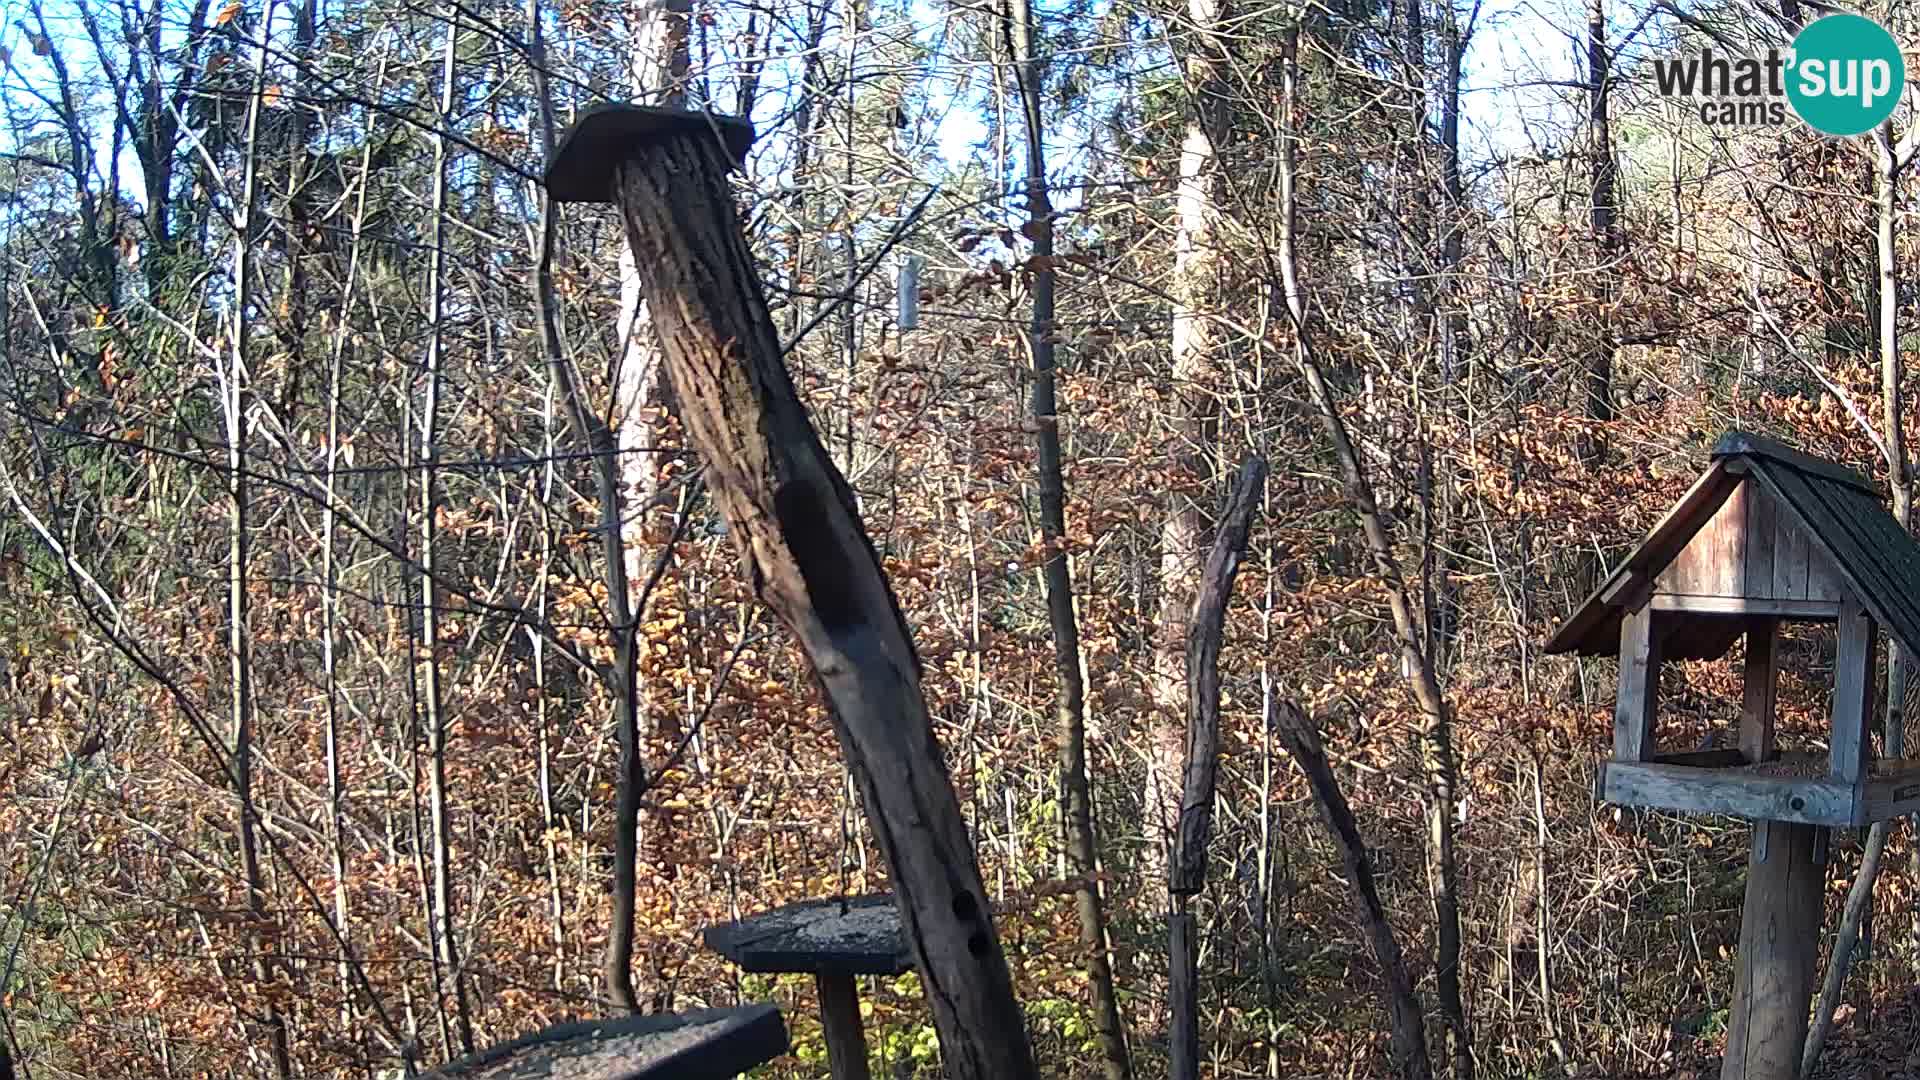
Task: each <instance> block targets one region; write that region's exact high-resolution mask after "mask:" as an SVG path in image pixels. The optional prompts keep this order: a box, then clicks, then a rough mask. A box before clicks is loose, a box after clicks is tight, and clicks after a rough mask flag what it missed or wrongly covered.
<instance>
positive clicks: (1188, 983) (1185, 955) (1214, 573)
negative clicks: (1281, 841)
mask: <svg viewBox="0 0 1920 1080" xmlns="http://www.w3.org/2000/svg"><path fill="white" fill-rule="evenodd" d="M1266 475H1267V463H1266V462H1265V461H1264V460H1262V459H1261V458H1258V457H1254V458H1249V459H1247V462H1246V464H1244V465H1242V466H1241V467H1240V476H1239V478H1238V479H1237V480H1236V481H1235V482H1234V485H1233V496H1232V497H1231V498H1230V499H1228V500H1227V509H1226V513H1225V514H1223V515H1222V516H1221V519H1220V537H1219V539H1218V540H1216V541H1215V542H1214V545H1213V551H1212V553H1211V554H1210V555H1208V556H1207V567H1206V570H1205V571H1204V572H1203V573H1202V574H1201V576H1200V595H1199V596H1198V597H1197V598H1196V599H1195V600H1194V604H1193V613H1192V615H1191V617H1190V618H1189V619H1188V620H1187V659H1186V668H1187V732H1186V735H1187V738H1186V743H1187V746H1186V764H1185V767H1184V769H1183V773H1184V781H1183V790H1182V793H1181V799H1180V824H1179V828H1178V829H1177V831H1176V833H1175V839H1174V845H1173V855H1172V858H1171V860H1170V876H1169V879H1168V884H1167V891H1168V893H1169V895H1170V896H1171V898H1172V906H1171V908H1170V909H1169V911H1168V913H1167V1007H1168V1009H1169V1011H1170V1012H1171V1013H1172V1017H1171V1028H1172V1032H1173V1037H1172V1039H1171V1040H1170V1046H1171V1056H1172V1062H1171V1068H1172V1072H1173V1076H1174V1080H1198V1077H1199V1075H1200V1017H1199V1015H1198V1009H1199V997H1200V993H1199V989H1200V988H1199V972H1198V971H1197V967H1198V964H1197V962H1196V951H1197V946H1196V944H1195V940H1194V933H1195V931H1194V925H1193V916H1192V915H1191V914H1190V913H1188V912H1187V910H1186V901H1187V897H1189V896H1192V895H1193V894H1195V893H1198V892H1199V891H1200V890H1201V888H1203V887H1204V886H1205V885H1206V879H1207V841H1208V840H1209V839H1210V838H1211V836H1212V832H1213V800H1214V773H1215V770H1216V768H1217V767H1218V765H1219V757H1220V639H1221V637H1222V635H1223V634H1224V631H1225V628H1226V618H1227V601H1228V599H1229V598H1231V597H1232V595H1233V579H1234V575H1235V574H1236V573H1237V572H1238V571H1239V569H1240V559H1241V557H1242V556H1243V555H1245V554H1246V550H1247V536H1248V534H1249V533H1250V532H1252V530H1253V515H1254V513H1255V511H1257V510H1258V509H1259V505H1260V489H1261V487H1262V486H1263V485H1264V484H1265V482H1266Z"/></svg>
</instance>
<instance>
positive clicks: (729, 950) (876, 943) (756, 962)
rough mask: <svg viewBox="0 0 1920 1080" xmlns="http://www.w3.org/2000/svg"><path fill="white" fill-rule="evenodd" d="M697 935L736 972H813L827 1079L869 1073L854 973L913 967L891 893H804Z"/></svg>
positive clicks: (854, 1079) (851, 1079) (856, 1078)
mask: <svg viewBox="0 0 1920 1080" xmlns="http://www.w3.org/2000/svg"><path fill="white" fill-rule="evenodd" d="M702 937H703V938H704V939H705V940H706V943H707V947H708V948H710V949H712V950H713V951H715V952H717V953H719V954H720V955H722V956H724V957H726V958H727V959H729V960H731V961H733V962H734V963H736V964H738V965H740V969H741V970H742V971H751V972H760V973H767V974H808V975H812V976H813V977H814V982H815V985H816V986H817V988H818V989H819V991H820V1022H821V1025H822V1027H823V1028H824V1029H825V1031H826V1038H827V1060H828V1064H829V1065H830V1066H831V1067H832V1070H833V1080H867V1078H868V1077H869V1076H870V1075H871V1074H870V1072H869V1071H868V1065H867V1038H866V1032H865V1030H864V1029H863V1027H862V1025H861V1021H860V993H859V990H858V988H857V987H856V986H855V984H854V976H856V975H900V974H903V973H905V972H907V971H911V970H912V969H913V957H912V954H911V953H910V952H909V951H908V948H907V942H906V937H905V935H903V934H902V933H901V931H900V909H899V907H898V905H897V904H896V903H895V902H894V899H893V897H892V896H891V895H888V894H885V893H881V894H877V895H872V896H861V897H850V898H848V899H845V900H841V899H826V900H803V901H801V902H799V903H796V904H788V905H787V906H785V907H780V908H775V909H773V910H772V911H766V912H762V913H761V914H758V915H752V916H748V917H747V918H744V919H741V920H740V921H738V922H730V923H722V924H720V925H718V926H710V927H708V928H707V929H706V931H705V932H704V933H703V934H702Z"/></svg>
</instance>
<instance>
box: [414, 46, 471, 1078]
mask: <svg viewBox="0 0 1920 1080" xmlns="http://www.w3.org/2000/svg"><path fill="white" fill-rule="evenodd" d="M459 45H460V13H459V10H458V9H457V8H451V9H449V10H448V12H447V42H446V47H445V51H444V52H443V53H442V56H441V70H440V118H439V122H440V130H441V131H442V132H444V130H445V128H446V126H447V125H449V124H451V123H452V122H453V94H454V78H455V73H456V71H457V67H456V61H457V57H458V49H459ZM433 169H434V174H433V250H432V254H431V262H430V265H429V269H428V273H427V276H428V290H429V296H428V300H427V305H428V306H427V322H428V327H429V334H430V337H429V339H428V344H427V360H426V372H425V374H426V386H425V388H424V396H425V400H424V401H423V402H422V403H421V408H420V567H421V569H420V636H421V638H422V639H423V640H424V641H425V643H426V664H425V667H424V669H423V670H422V672H421V676H422V678H421V688H422V694H423V697H424V705H425V708H426V721H427V755H428V764H429V773H428V778H427V813H428V816H429V818H430V819H431V822H432V829H433V925H432V933H431V937H432V940H433V957H434V965H435V967H436V969H437V970H438V972H439V973H440V974H441V976H442V977H444V978H445V979H446V981H447V985H446V988H445V990H446V992H450V993H451V994H452V996H453V1008H454V1019H455V1022H456V1025H457V1030H458V1031H459V1033H460V1048H461V1052H462V1053H465V1054H471V1053H473V1018H472V1017H471V1016H470V1015H469V1014H468V1010H467V990H466V976H465V973H464V972H463V971H462V970H461V964H460V950H459V945H458V943H457V942H456V940H455V938H454V930H453V926H454V923H453V825H452V822H451V820H450V818H449V809H448V799H447V725H448V722H447V717H446V714H445V712H444V711H443V709H442V707H441V701H442V696H443V695H442V693H441V688H440V585H439V577H438V575H437V574H436V570H437V564H436V559H435V555H434V548H435V545H436V542H437V540H438V537H439V524H438V519H439V512H440V487H439V483H440V450H439V446H438V445H437V441H438V439H439V432H438V430H437V426H438V423H439V419H440V358H441V353H442V351H443V350H444V348H445V338H446V335H445V332H444V328H443V326H442V323H443V321H444V317H445V313H446V264H447V238H446V228H447V140H446V136H445V135H444V134H436V135H435V136H434V140H433ZM436 1004H437V1005H439V1006H440V1007H442V1008H444V1007H445V1005H444V1002H441V1003H436Z"/></svg>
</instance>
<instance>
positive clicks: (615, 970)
mask: <svg viewBox="0 0 1920 1080" xmlns="http://www.w3.org/2000/svg"><path fill="white" fill-rule="evenodd" d="M691 10H692V4H691V2H690V0H660V2H658V3H647V4H642V5H639V6H638V7H637V8H636V11H637V12H638V18H639V23H638V25H637V26H636V27H635V28H634V31H633V51H632V54H631V58H632V68H631V71H630V72H629V78H630V85H631V89H632V91H633V94H634V98H635V99H636V100H646V99H649V98H652V99H656V100H658V101H659V102H660V103H662V104H665V105H674V106H677V105H680V104H682V103H684V102H685V100H686V86H687V73H688V69H689V67H690V63H689V59H688V55H687V16H688V13H689V12H690V11H691ZM540 81H541V84H542V86H543V87H544V86H545V84H546V79H545V76H544V73H543V74H542V76H541V80H540ZM543 92H544V91H543ZM548 108H549V109H550V108H551V106H550V104H549V106H548ZM549 130H551V129H549ZM619 328H620V344H621V352H620V360H619V364H618V367H617V368H616V369H615V372H614V393H615V398H616V400H615V409H616V413H615V420H614V427H613V430H612V431H611V432H610V433H607V434H590V433H589V430H588V429H587V428H582V429H581V432H580V434H581V435H582V437H585V438H588V439H590V440H602V439H608V440H610V441H612V442H613V443H614V445H615V446H617V447H618V449H619V451H620V452H619V454H618V456H617V458H616V461H617V464H616V465H611V466H610V467H609V468H608V469H606V470H602V471H606V472H611V473H612V474H613V476H612V478H611V479H612V483H611V484H607V483H601V484H600V485H599V491H600V493H601V500H600V502H601V513H602V515H603V527H605V528H611V529H612V530H614V532H613V537H612V538H613V543H614V545H615V547H612V548H609V549H608V551H607V553H606V557H607V558H608V559H610V560H617V561H619V562H620V563H621V564H622V565H621V572H620V575H619V577H620V583H619V585H618V586H617V587H618V588H619V589H620V591H621V596H622V600H621V603H620V604H618V605H615V606H614V620H615V623H616V625H615V628H614V634H615V636H616V638H617V640H618V641H620V642H621V643H622V644H621V646H620V648H619V652H620V654H621V661H620V663H619V664H618V665H617V671H616V672H615V675H614V686H613V691H614V700H615V701H616V702H618V703H619V704H618V705H617V706H616V709H615V713H616V716H615V722H616V723H617V725H618V727H619V736H618V738H619V743H620V775H619V783H618V788H619V793H618V796H617V799H618V801H617V803H616V805H615V807H614V822H613V849H614V851H613V915H612V921H611V923H610V924H609V925H608V928H607V949H606V953H605V955H604V956H603V957H602V961H601V981H602V984H603V988H604V992H605V993H606V995H607V997H608V998H609V999H611V1000H612V1001H613V1003H614V1005H615V1006H616V1007H618V1008H621V1009H624V1010H627V1011H629V1012H639V1011H640V1010H641V1005H640V1001H639V994H638V993H637V992H636V991H635V989H634V985H633V944H634V926H633V922H634V911H635V909H636V907H637V906H638V897H637V895H636V894H637V893H638V891H639V879H640V876H639V861H640V852H641V848H642V845H643V843H644V840H645V838H644V836H643V835H642V831H643V830H642V829H641V827H640V826H641V823H640V813H641V810H640V796H641V789H642V788H643V787H644V786H645V784H646V782H647V781H646V765H645V761H646V749H645V748H646V741H647V739H648V737H649V736H650V735H651V734H652V729H653V723H652V716H651V714H650V712H649V710H648V703H647V695H646V693H645V691H644V689H643V688H642V687H641V685H640V668H639V664H638V662H637V659H638V658H637V654H636V643H635V635H636V634H637V633H638V632H639V630H638V627H637V626H636V625H635V621H636V620H637V618H638V617H639V615H640V614H642V612H641V611H640V607H641V605H642V604H643V602H644V601H643V600H642V598H641V597H638V596H634V595H631V590H632V589H633V588H634V587H635V586H636V585H637V584H638V583H639V582H641V581H644V580H645V578H646V575H645V574H644V573H643V572H642V568H643V567H644V565H645V562H646V550H647V547H646V540H645V537H646V524H647V519H648V518H649V517H650V516H651V511H652V510H653V508H654V507H653V503H654V501H655V498H656V496H658V495H659V493H660V492H659V489H660V484H659V476H660V459H659V455H658V454H656V453H654V452H653V448H652V446H651V444H652V443H653V441H654V434H655V432H656V431H657V430H658V428H656V427H655V425H653V424H652V423H649V420H650V419H651V418H652V415H653V413H654V412H655V411H656V410H664V409H665V408H666V407H667V399H666V395H665V393H664V386H663V384H662V383H661V380H660V353H659V344H658V342H657V341H656V340H655V338H654V334H653V329H652V320H651V319H650V317H649V316H648V313H647V306H646V302H645V301H644V300H643V299H642V297H641V289H640V271H639V267H638V266H636V265H635V264H634V262H633V253H632V252H631V251H630V250H629V251H624V252H622V253H621V259H620V323H619ZM553 355H554V356H555V357H558V356H559V355H560V354H559V353H558V351H556V352H555V353H554V354H553ZM569 400H570V401H571V400H573V395H569ZM590 414H591V410H590V409H588V408H587V407H586V403H585V402H584V401H582V402H580V403H579V407H578V408H575V409H574V410H573V415H574V418H575V421H576V424H577V423H579V422H581V421H586V422H588V423H590V424H591V425H592V426H593V428H595V429H599V428H604V426H605V425H603V424H601V423H600V421H599V418H598V417H597V416H591V415H590ZM628 507H632V508H634V509H633V511H632V513H631V514H629V513H628V512H627V508H628ZM629 517H631V518H632V521H631V523H628V518H629ZM607 576H608V580H607V588H608V589H609V591H611V590H612V589H614V588H616V586H615V584H614V581H613V573H612V570H611V568H609V570H608V575H607Z"/></svg>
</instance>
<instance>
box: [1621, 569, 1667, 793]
mask: <svg viewBox="0 0 1920 1080" xmlns="http://www.w3.org/2000/svg"><path fill="white" fill-rule="evenodd" d="M1659 700H1660V643H1659V641H1658V640H1657V639H1656V638H1655V637H1654V634H1653V606H1652V605H1651V604H1649V605H1645V606H1643V607H1641V608H1640V609H1639V610H1637V611H1630V612H1628V613H1626V614H1625V615H1622V616H1621V617H1620V690H1619V696H1618V697H1617V698H1615V700H1614V706H1613V760H1615V761H1647V760H1649V759H1651V758H1652V757H1653V756H1654V749H1653V720H1654V713H1655V712H1656V711H1657V709H1658V708H1659Z"/></svg>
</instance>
